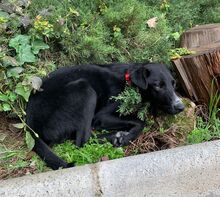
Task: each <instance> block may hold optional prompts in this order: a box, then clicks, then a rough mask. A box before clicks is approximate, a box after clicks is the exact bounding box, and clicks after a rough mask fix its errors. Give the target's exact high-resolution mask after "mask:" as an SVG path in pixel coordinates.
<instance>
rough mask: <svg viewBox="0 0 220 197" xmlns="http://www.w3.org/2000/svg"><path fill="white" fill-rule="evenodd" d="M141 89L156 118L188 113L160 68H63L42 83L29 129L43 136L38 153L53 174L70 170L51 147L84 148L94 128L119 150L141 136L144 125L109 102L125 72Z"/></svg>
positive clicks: (30, 108)
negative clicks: (71, 142) (65, 144)
mask: <svg viewBox="0 0 220 197" xmlns="http://www.w3.org/2000/svg"><path fill="white" fill-rule="evenodd" d="M127 71H128V72H129V73H130V76H131V82H132V85H134V86H137V87H138V88H139V90H140V92H141V94H142V97H143V99H144V100H146V101H149V102H150V104H151V111H152V112H153V113H154V115H155V114H156V113H157V110H158V108H159V109H160V110H163V111H164V112H167V113H170V114H176V113H179V112H180V111H182V110H183V109H184V106H183V104H182V102H181V101H180V99H179V98H178V97H177V96H176V94H175V92H174V86H175V81H174V79H173V78H172V76H171V74H170V72H169V71H168V69H167V68H166V67H165V66H164V65H161V64H112V65H81V66H74V67H64V68H60V69H58V70H57V71H55V72H52V73H50V74H49V76H48V77H46V78H44V79H43V85H42V87H41V89H42V90H43V91H41V92H37V93H36V94H32V95H31V96H30V98H29V102H28V105H27V124H28V125H29V126H30V127H31V128H32V129H33V130H34V131H35V132H36V133H37V134H38V135H39V138H37V137H35V136H34V135H33V136H34V138H35V146H34V150H35V151H36V153H37V154H38V155H39V156H40V157H41V158H42V159H43V160H44V161H45V162H46V163H47V165H48V166H49V167H51V168H52V169H58V168H59V167H63V168H66V167H69V166H72V165H71V164H67V163H66V162H65V161H63V160H62V159H60V158H59V157H57V156H56V155H55V154H54V153H52V151H51V150H50V148H49V146H52V145H53V144H57V143H61V142H63V141H64V140H66V139H72V140H75V143H76V145H77V146H82V145H83V144H84V143H85V142H86V141H87V140H88V139H89V138H90V136H91V134H92V128H94V129H96V130H101V129H106V130H109V131H111V132H110V133H109V134H104V135H100V136H98V137H99V138H100V139H102V138H106V139H107V140H108V141H110V142H111V143H113V144H114V145H115V146H123V145H127V144H128V143H129V141H131V140H134V139H136V138H137V137H138V135H139V134H140V133H141V132H142V130H143V127H144V123H143V122H142V121H140V120H138V119H137V118H135V117H131V116H128V117H119V114H118V113H116V110H117V109H118V106H119V104H118V103H117V102H115V101H113V100H111V99H109V98H110V97H111V96H117V95H118V94H119V93H120V92H122V91H123V89H124V87H125V84H126V82H125V77H124V75H125V72H127Z"/></svg>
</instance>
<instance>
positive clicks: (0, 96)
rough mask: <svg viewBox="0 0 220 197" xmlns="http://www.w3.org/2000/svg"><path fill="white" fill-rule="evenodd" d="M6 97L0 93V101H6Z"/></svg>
mask: <svg viewBox="0 0 220 197" xmlns="http://www.w3.org/2000/svg"><path fill="white" fill-rule="evenodd" d="M8 99H9V98H8V96H7V95H5V94H2V93H0V101H8Z"/></svg>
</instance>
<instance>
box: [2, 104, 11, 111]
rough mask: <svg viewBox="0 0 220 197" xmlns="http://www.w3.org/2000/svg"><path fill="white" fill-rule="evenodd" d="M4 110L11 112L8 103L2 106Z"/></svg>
mask: <svg viewBox="0 0 220 197" xmlns="http://www.w3.org/2000/svg"><path fill="white" fill-rule="evenodd" d="M2 110H3V111H10V110H11V106H10V105H9V104H8V103H3V104H2Z"/></svg>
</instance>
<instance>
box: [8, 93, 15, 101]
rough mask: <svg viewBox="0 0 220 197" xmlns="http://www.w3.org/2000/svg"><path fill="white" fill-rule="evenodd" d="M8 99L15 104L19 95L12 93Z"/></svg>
mask: <svg viewBox="0 0 220 197" xmlns="http://www.w3.org/2000/svg"><path fill="white" fill-rule="evenodd" d="M8 98H9V100H10V101H12V102H14V101H15V100H16V99H17V95H16V94H15V93H14V92H10V93H9V95H8Z"/></svg>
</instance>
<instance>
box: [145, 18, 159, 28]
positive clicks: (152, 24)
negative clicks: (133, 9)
mask: <svg viewBox="0 0 220 197" xmlns="http://www.w3.org/2000/svg"><path fill="white" fill-rule="evenodd" d="M147 25H148V27H150V28H156V26H157V17H153V18H150V19H149V20H147Z"/></svg>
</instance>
